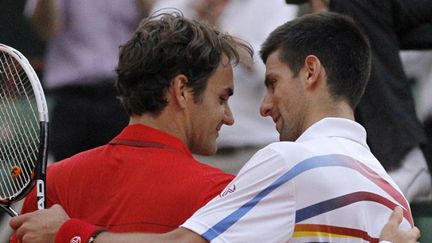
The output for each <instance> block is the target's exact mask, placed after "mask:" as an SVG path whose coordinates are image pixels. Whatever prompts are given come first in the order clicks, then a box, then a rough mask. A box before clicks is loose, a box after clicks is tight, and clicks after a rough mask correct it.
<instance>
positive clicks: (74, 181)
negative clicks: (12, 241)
mask: <svg viewBox="0 0 432 243" xmlns="http://www.w3.org/2000/svg"><path fill="white" fill-rule="evenodd" d="M113 141H114V144H108V145H104V146H101V147H98V148H95V149H92V150H88V151H86V152H82V153H79V154H77V155H75V156H73V157H71V158H68V159H65V160H63V161H61V162H58V163H55V164H53V165H51V166H50V167H49V168H48V171H47V205H48V206H51V205H53V204H55V203H58V204H61V205H62V206H63V207H64V209H65V210H66V212H67V213H68V214H69V216H70V217H71V218H78V219H82V220H85V221H87V222H89V223H92V224H95V225H98V226H102V227H104V228H107V229H109V230H110V231H116V232H124V231H147V232H168V231H171V230H173V229H175V228H177V227H178V226H179V225H180V224H182V223H183V222H184V221H185V220H186V219H187V218H189V217H190V216H191V215H192V214H193V213H194V212H195V211H196V210H197V209H199V208H200V207H202V206H203V205H204V204H205V203H207V202H208V201H209V200H210V199H212V198H213V197H215V196H217V195H218V194H219V193H220V192H221V191H222V189H223V188H225V186H226V185H227V184H228V183H229V182H230V181H231V180H232V179H233V178H234V176H232V175H229V174H227V173H225V172H223V171H222V170H219V169H216V168H213V167H210V166H208V165H205V164H202V163H200V162H198V161H197V160H195V159H194V158H193V157H192V154H191V152H190V151H189V149H188V148H187V147H186V146H185V145H184V144H183V143H182V142H181V141H180V140H179V139H177V138H176V137H173V136H171V135H169V134H167V133H164V132H162V131H159V130H156V129H153V128H150V127H147V126H144V125H130V126H128V127H126V128H125V129H124V130H123V131H122V132H121V133H120V134H119V135H118V136H117V137H116V138H115V139H114V140H113ZM149 143H150V144H149ZM35 198H36V197H35V191H34V190H33V191H32V192H31V194H30V195H29V196H28V197H27V198H26V200H25V203H24V206H23V209H22V212H29V211H34V210H36V202H35Z"/></svg>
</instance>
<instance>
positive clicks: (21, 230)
mask: <svg viewBox="0 0 432 243" xmlns="http://www.w3.org/2000/svg"><path fill="white" fill-rule="evenodd" d="M402 219H403V214H402V209H401V208H400V207H397V208H396V209H395V210H394V211H393V213H392V215H391V216H390V218H389V221H388V223H387V224H386V225H385V226H384V228H383V230H382V232H381V236H380V240H381V241H384V240H385V241H390V242H393V243H415V242H417V240H418V238H419V237H420V231H419V230H418V229H417V228H416V227H414V228H412V229H410V230H400V229H399V224H400V223H401V222H402ZM67 220H69V216H68V215H67V214H66V212H65V211H64V210H63V208H62V207H61V206H60V205H54V206H52V207H51V208H50V209H45V210H38V211H35V212H32V213H28V214H24V215H20V216H17V217H14V218H12V219H11V221H10V226H11V227H12V228H13V229H14V230H15V234H16V236H17V238H18V239H20V240H21V242H22V243H54V242H55V237H56V233H57V231H58V230H59V229H60V227H61V226H62V224H63V223H64V222H66V221H67ZM67 242H69V241H67ZM94 242H95V243H108V242H109V243H116V242H119V243H122V242H130V243H134V242H140V243H145V242H180V243H181V242H188V243H205V242H207V241H206V240H205V239H204V238H202V237H201V236H200V235H198V234H196V233H194V232H192V231H190V230H187V229H184V228H178V229H176V230H173V231H171V232H168V233H165V234H145V233H110V232H103V233H101V234H100V235H98V237H97V238H96V240H95V241H94ZM57 243H60V242H57Z"/></svg>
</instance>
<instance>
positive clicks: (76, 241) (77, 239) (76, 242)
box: [70, 236, 81, 243]
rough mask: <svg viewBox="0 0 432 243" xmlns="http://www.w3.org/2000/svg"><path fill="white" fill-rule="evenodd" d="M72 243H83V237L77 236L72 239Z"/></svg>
mask: <svg viewBox="0 0 432 243" xmlns="http://www.w3.org/2000/svg"><path fill="white" fill-rule="evenodd" d="M70 243H81V237H79V236H75V237H74V238H72V239H71V240H70Z"/></svg>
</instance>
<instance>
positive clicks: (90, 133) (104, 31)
mask: <svg viewBox="0 0 432 243" xmlns="http://www.w3.org/2000/svg"><path fill="white" fill-rule="evenodd" d="M152 2H153V1H152V0H139V1H138V0H125V1H116V0H92V1H85V0H28V1H27V2H26V9H25V13H26V16H28V17H29V18H30V20H31V23H32V24H33V26H34V27H35V30H36V31H37V33H38V34H39V35H40V36H41V37H43V38H45V39H46V40H47V51H46V54H45V60H44V63H45V69H44V79H43V83H44V85H45V88H46V91H47V92H48V97H49V98H51V99H50V103H51V105H52V109H51V110H50V111H51V114H50V117H51V131H50V134H51V135H50V152H51V154H52V155H53V157H54V160H61V159H64V158H67V157H69V156H71V155H73V154H76V153H78V152H81V151H84V150H87V149H89V148H93V147H96V146H99V145H102V144H105V143H106V142H108V141H109V140H110V139H112V138H113V137H114V136H115V135H116V134H117V133H118V132H120V131H121V129H122V128H123V127H124V126H126V125H127V120H128V117H127V114H126V113H125V112H124V110H123V109H122V108H121V106H120V102H119V101H118V100H117V99H116V97H115V96H116V91H115V88H114V79H115V72H114V67H115V65H116V60H117V57H118V46H119V45H120V44H121V43H123V42H125V41H126V40H127V39H128V38H129V37H130V35H131V33H132V32H133V31H134V30H135V28H136V27H137V25H138V23H139V21H140V19H141V17H142V16H143V15H147V14H148V12H149V9H150V8H151V4H152Z"/></svg>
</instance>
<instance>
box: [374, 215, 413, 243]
mask: <svg viewBox="0 0 432 243" xmlns="http://www.w3.org/2000/svg"><path fill="white" fill-rule="evenodd" d="M402 220H403V211H402V208H401V207H396V208H395V209H394V210H393V213H392V214H391V215H390V218H389V221H388V222H387V224H386V225H385V226H384V228H383V230H382V231H381V235H380V241H382V240H386V241H390V242H392V243H415V242H417V240H418V239H419V238H420V230H419V229H418V228H417V227H415V226H414V227H413V228H412V229H410V230H401V229H399V225H400V223H401V222H402Z"/></svg>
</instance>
